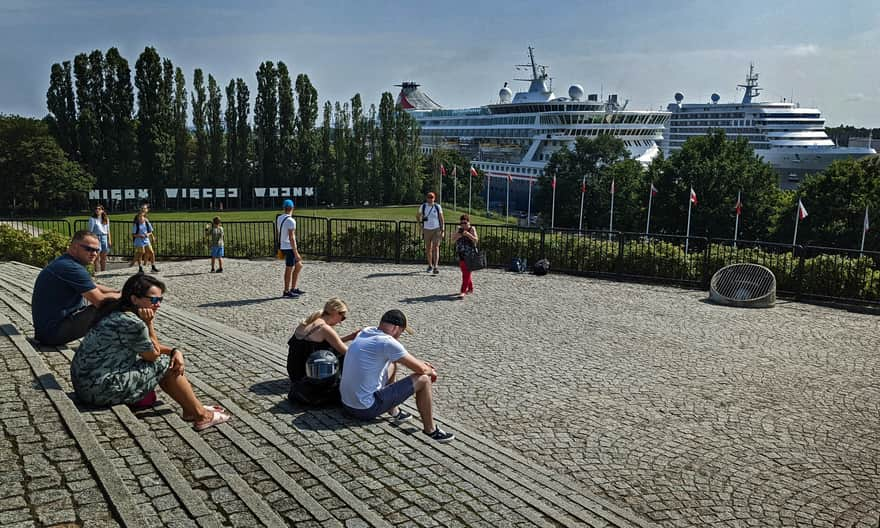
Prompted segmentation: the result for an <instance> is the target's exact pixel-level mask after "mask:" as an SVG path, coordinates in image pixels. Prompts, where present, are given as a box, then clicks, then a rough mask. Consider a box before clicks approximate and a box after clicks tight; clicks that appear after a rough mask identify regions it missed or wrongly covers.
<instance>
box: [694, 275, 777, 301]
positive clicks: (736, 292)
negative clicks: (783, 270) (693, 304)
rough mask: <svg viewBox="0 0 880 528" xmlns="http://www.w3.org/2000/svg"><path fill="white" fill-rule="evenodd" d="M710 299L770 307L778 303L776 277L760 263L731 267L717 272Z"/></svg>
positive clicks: (710, 289) (711, 287) (710, 288)
mask: <svg viewBox="0 0 880 528" xmlns="http://www.w3.org/2000/svg"><path fill="white" fill-rule="evenodd" d="M709 300H711V301H714V302H717V303H719V304H727V305H730V306H742V307H749V308H767V307H770V306H773V305H774V304H775V303H776V277H775V276H774V275H773V272H772V271H770V270H769V269H767V268H765V267H764V266H761V265H760V264H731V265H730V266H725V267H723V268H721V269H720V270H718V271H716V272H715V275H713V276H712V281H711V282H710V284H709Z"/></svg>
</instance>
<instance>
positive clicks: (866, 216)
mask: <svg viewBox="0 0 880 528" xmlns="http://www.w3.org/2000/svg"><path fill="white" fill-rule="evenodd" d="M870 229H871V224H870V223H868V208H867V207H865V231H868V230H870Z"/></svg>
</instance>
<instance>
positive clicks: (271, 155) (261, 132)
mask: <svg viewBox="0 0 880 528" xmlns="http://www.w3.org/2000/svg"><path fill="white" fill-rule="evenodd" d="M254 134H255V136H256V147H257V159H256V161H257V182H258V183H259V184H260V185H277V184H278V183H279V182H278V71H277V70H276V69H275V65H274V64H273V63H272V61H266V62H264V63H262V64H260V68H259V69H258V70H257V100H256V103H255V105H254Z"/></svg>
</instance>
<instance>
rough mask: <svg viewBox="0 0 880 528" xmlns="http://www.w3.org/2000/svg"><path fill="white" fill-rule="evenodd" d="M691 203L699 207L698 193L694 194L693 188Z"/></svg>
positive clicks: (692, 189)
mask: <svg viewBox="0 0 880 528" xmlns="http://www.w3.org/2000/svg"><path fill="white" fill-rule="evenodd" d="M691 203H692V204H694V205H697V193H695V192H694V188H693V187H691Z"/></svg>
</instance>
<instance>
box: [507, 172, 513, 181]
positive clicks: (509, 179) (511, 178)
mask: <svg viewBox="0 0 880 528" xmlns="http://www.w3.org/2000/svg"><path fill="white" fill-rule="evenodd" d="M512 181H513V174H511V173H509V172H508V173H507V182H508V183H510V182H512Z"/></svg>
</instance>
